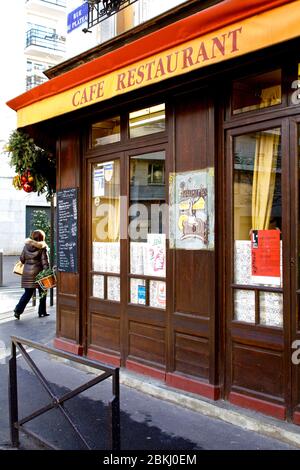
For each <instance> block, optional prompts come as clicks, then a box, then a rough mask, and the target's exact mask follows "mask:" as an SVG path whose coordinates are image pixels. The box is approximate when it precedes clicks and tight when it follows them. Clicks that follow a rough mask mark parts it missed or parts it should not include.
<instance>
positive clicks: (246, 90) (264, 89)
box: [232, 69, 281, 114]
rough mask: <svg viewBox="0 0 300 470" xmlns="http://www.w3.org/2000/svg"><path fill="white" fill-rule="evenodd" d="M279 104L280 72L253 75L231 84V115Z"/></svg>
mask: <svg viewBox="0 0 300 470" xmlns="http://www.w3.org/2000/svg"><path fill="white" fill-rule="evenodd" d="M280 103H281V70H280V69H279V70H273V71H272V72H268V73H264V74H261V75H253V76H251V77H247V78H244V79H241V80H235V81H234V82H233V91H232V109H233V114H240V113H244V112H246V111H253V110H254V109H262V108H266V107H268V106H275V105H276V104H280Z"/></svg>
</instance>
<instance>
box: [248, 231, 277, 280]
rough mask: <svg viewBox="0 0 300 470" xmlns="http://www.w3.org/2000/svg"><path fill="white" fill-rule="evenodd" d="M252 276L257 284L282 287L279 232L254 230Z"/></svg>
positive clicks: (252, 239) (252, 236) (252, 235)
mask: <svg viewBox="0 0 300 470" xmlns="http://www.w3.org/2000/svg"><path fill="white" fill-rule="evenodd" d="M251 275H252V282H254V283H256V284H271V285H272V286H280V275H281V266H280V231H279V230H252V232H251Z"/></svg>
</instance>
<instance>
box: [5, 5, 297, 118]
mask: <svg viewBox="0 0 300 470" xmlns="http://www.w3.org/2000/svg"><path fill="white" fill-rule="evenodd" d="M299 24H300V0H249V1H246V0H245V1H243V2H241V1H240V0H225V1H223V2H221V3H218V4H216V5H214V6H212V7H210V8H208V9H206V10H203V11H200V12H199V13H196V14H194V15H192V16H189V17H187V18H184V19H182V20H179V21H177V22H176V23H173V24H171V25H168V26H166V27H164V28H162V29H161V30H159V31H155V32H154V33H151V34H148V35H147V36H144V37H142V38H140V39H138V40H136V41H134V42H132V43H130V44H126V45H124V46H123V47H121V48H118V49H116V50H114V51H112V52H109V53H107V54H106V55H104V56H101V57H99V58H97V59H94V60H92V61H90V62H89V63H86V64H83V65H81V66H79V67H77V68H75V69H73V70H71V71H69V72H66V73H64V74H62V75H60V76H58V77H55V78H53V79H51V80H49V81H48V82H45V83H43V84H42V85H40V86H38V87H35V88H33V89H32V90H29V91H28V92H26V93H24V94H22V95H20V96H18V97H16V98H14V99H12V100H10V101H9V102H8V103H7V104H8V106H10V107H11V108H12V109H14V110H15V111H17V114H18V127H24V126H27V125H30V124H34V123H38V122H41V121H44V120H46V119H50V118H53V117H55V116H61V115H63V114H65V113H68V112H71V111H76V110H78V109H81V108H84V107H87V106H90V105H93V104H95V103H100V102H102V101H104V100H109V99H110V98H112V97H115V96H117V95H122V94H124V93H127V92H129V91H132V90H136V89H138V88H142V87H145V86H147V85H150V84H155V83H158V82H161V81H162V80H166V79H168V78H171V77H176V76H179V75H182V74H185V73H187V72H190V71H193V70H196V69H200V68H202V67H205V66H208V65H211V64H215V63H218V62H221V61H225V60H228V59H231V58H234V57H239V56H241V55H243V54H247V53H248V52H253V51H257V50H259V49H263V48H265V47H268V46H272V45H274V44H278V43H281V42H284V41H287V40H289V39H293V38H296V37H299V31H300V30H299Z"/></svg>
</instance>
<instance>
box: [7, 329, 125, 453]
mask: <svg viewBox="0 0 300 470" xmlns="http://www.w3.org/2000/svg"><path fill="white" fill-rule="evenodd" d="M24 346H28V347H29V348H33V349H37V350H39V351H43V352H45V353H48V354H50V355H53V356H57V357H61V358H64V359H68V360H70V361H73V362H77V363H79V364H83V365H86V366H89V367H92V368H94V369H97V370H99V371H101V372H102V373H101V375H99V376H97V377H95V378H94V379H92V380H89V381H88V382H86V383H85V384H83V385H80V386H79V387H77V388H75V389H74V390H71V391H69V392H67V393H65V394H64V395H63V396H61V397H58V396H56V394H55V392H54V391H53V390H52V387H51V385H50V383H49V382H48V381H47V379H46V378H45V377H44V375H43V374H42V372H41V371H40V370H39V368H38V367H37V365H36V363H35V362H34V360H33V359H32V358H31V356H30V355H29V354H28V352H27V351H26V349H25V348H24ZM17 348H18V350H19V351H20V352H21V354H22V356H23V358H24V360H25V361H26V362H27V364H28V365H29V367H30V368H31V369H32V371H33V372H34V374H35V375H36V377H37V378H38V379H39V381H40V383H41V384H42V386H43V387H44V389H45V390H46V392H47V393H48V395H49V396H50V399H51V401H50V403H49V404H48V405H46V406H43V407H42V408H39V409H38V410H36V411H34V412H33V413H31V414H30V415H28V416H26V417H24V418H22V419H19V412H18V381H17ZM109 377H111V378H112V398H111V400H110V402H109V423H108V424H109V438H110V448H111V450H114V451H118V450H120V384H119V368H117V367H112V366H108V365H105V364H101V363H98V362H95V361H91V360H89V359H86V358H83V357H80V356H75V355H74V354H70V353H66V352H63V351H59V350H57V349H54V348H50V347H47V346H44V345H42V344H40V343H36V342H34V341H30V340H27V339H24V338H19V337H16V336H12V337H11V357H10V359H9V421H10V439H11V444H12V446H13V447H19V444H20V441H19V431H22V432H24V433H26V434H28V435H29V436H31V437H33V438H34V439H35V440H37V441H38V442H40V443H41V444H43V445H45V446H46V447H48V448H50V449H55V450H58V448H57V447H55V446H54V445H53V444H51V443H50V442H49V441H47V440H45V439H42V438H41V437H40V436H38V435H37V434H36V433H34V432H32V431H30V430H29V429H26V428H25V427H24V424H26V423H28V422H29V421H31V420H33V419H34V418H36V417H38V416H41V415H42V414H44V413H46V412H47V411H50V410H52V409H57V410H59V411H61V413H62V414H63V416H64V417H65V419H66V420H67V421H68V423H69V424H70V426H71V427H72V429H73V431H74V432H75V434H76V435H77V436H78V437H79V439H80V440H81V442H83V444H84V445H85V447H86V448H87V449H89V450H90V449H91V447H90V445H89V444H88V442H87V441H86V439H85V438H84V436H83V435H82V434H81V432H80V431H79V429H78V427H77V425H76V424H75V423H74V421H73V418H72V416H71V415H70V413H69V412H68V411H67V410H66V408H65V406H64V403H65V402H66V401H67V400H70V399H71V398H73V397H75V396H76V395H79V394H80V393H82V392H84V391H85V390H87V389H89V388H91V387H93V386H94V385H96V384H98V383H99V382H103V381H104V380H106V379H108V378H109Z"/></svg>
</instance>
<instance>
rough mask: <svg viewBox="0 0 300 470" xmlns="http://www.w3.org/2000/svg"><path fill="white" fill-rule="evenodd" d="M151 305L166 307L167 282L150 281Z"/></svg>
mask: <svg viewBox="0 0 300 470" xmlns="http://www.w3.org/2000/svg"><path fill="white" fill-rule="evenodd" d="M150 307H154V308H163V309H165V308H166V283H165V282H163V281H150Z"/></svg>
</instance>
